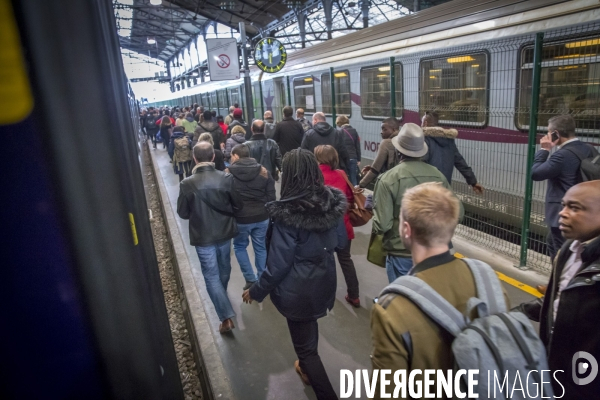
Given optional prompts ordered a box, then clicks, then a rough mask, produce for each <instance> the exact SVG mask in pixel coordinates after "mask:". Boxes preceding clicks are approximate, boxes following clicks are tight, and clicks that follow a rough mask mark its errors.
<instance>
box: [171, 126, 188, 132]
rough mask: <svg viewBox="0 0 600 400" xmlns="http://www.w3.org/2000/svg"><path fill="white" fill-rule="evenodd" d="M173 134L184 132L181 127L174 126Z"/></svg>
mask: <svg viewBox="0 0 600 400" xmlns="http://www.w3.org/2000/svg"><path fill="white" fill-rule="evenodd" d="M173 132H185V128H184V127H183V126H176V127H174V128H173Z"/></svg>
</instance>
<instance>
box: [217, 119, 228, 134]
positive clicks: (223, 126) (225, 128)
mask: <svg viewBox="0 0 600 400" xmlns="http://www.w3.org/2000/svg"><path fill="white" fill-rule="evenodd" d="M218 124H219V126H220V127H221V130H222V131H223V135H225V136H227V127H228V126H229V125H225V122H219V123H218Z"/></svg>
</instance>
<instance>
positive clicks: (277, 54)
mask: <svg viewBox="0 0 600 400" xmlns="http://www.w3.org/2000/svg"><path fill="white" fill-rule="evenodd" d="M286 61H287V52H286V51H285V47H283V43H281V42H280V41H279V40H277V39H273V38H265V39H261V41H260V42H258V44H257V45H256V47H255V48H254V62H256V66H257V67H258V68H260V69H261V70H263V71H265V72H269V73H274V72H279V71H281V69H282V68H283V66H284V65H285V62H286Z"/></svg>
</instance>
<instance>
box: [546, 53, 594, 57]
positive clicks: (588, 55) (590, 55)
mask: <svg viewBox="0 0 600 400" xmlns="http://www.w3.org/2000/svg"><path fill="white" fill-rule="evenodd" d="M595 55H596V54H569V55H566V56H556V57H554V58H580V57H593V56H595Z"/></svg>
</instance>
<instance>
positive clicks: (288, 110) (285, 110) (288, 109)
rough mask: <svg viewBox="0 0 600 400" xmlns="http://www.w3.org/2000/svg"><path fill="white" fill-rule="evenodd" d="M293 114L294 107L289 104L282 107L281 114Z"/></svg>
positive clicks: (288, 115) (287, 115)
mask: <svg viewBox="0 0 600 400" xmlns="http://www.w3.org/2000/svg"><path fill="white" fill-rule="evenodd" d="M293 114H294V109H293V108H292V107H290V106H285V107H283V116H284V117H291V116H292V115H293Z"/></svg>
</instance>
